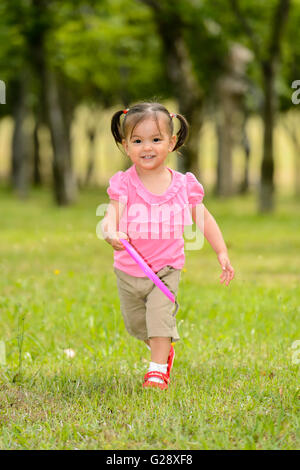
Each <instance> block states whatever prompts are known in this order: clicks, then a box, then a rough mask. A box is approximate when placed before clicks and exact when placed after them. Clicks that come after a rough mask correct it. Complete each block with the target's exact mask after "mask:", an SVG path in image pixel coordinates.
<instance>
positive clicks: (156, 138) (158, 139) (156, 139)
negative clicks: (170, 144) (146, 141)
mask: <svg viewBox="0 0 300 470" xmlns="http://www.w3.org/2000/svg"><path fill="white" fill-rule="evenodd" d="M153 140H154V142H160V141H161V139H160V138H159V137H155V138H154V139H153Z"/></svg>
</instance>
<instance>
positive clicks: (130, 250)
mask: <svg viewBox="0 0 300 470" xmlns="http://www.w3.org/2000/svg"><path fill="white" fill-rule="evenodd" d="M120 242H122V243H123V245H124V247H125V249H126V250H127V252H128V253H129V254H130V256H131V257H132V258H133V259H134V261H135V262H136V263H137V264H138V265H139V266H140V268H141V269H142V270H143V271H144V273H145V274H146V276H147V277H149V279H151V281H153V282H154V284H155V285H157V287H159V289H160V290H161V291H162V292H163V293H164V294H165V295H166V296H167V297H168V299H170V300H171V301H172V302H173V303H175V296H174V294H172V292H170V291H169V289H168V288H167V286H166V285H165V284H164V283H163V282H162V281H161V280H160V279H159V277H158V276H157V275H156V274H155V273H154V272H153V271H152V269H151V268H149V266H148V264H147V263H145V261H144V260H143V258H142V257H141V256H140V255H139V254H138V253H137V251H136V250H135V249H134V248H133V246H131V245H130V243H129V242H128V241H127V240H125V239H123V238H120Z"/></svg>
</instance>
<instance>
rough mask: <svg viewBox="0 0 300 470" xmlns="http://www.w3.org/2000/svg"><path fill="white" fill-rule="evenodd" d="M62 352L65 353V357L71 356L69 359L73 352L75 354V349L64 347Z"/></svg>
mask: <svg viewBox="0 0 300 470" xmlns="http://www.w3.org/2000/svg"><path fill="white" fill-rule="evenodd" d="M64 353H65V355H66V356H67V357H69V358H71V359H72V358H73V357H74V356H75V354H76V353H75V351H74V349H64Z"/></svg>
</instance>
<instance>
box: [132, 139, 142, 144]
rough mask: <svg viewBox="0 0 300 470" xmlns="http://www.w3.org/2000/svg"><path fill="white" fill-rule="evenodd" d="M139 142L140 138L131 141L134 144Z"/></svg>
mask: <svg viewBox="0 0 300 470" xmlns="http://www.w3.org/2000/svg"><path fill="white" fill-rule="evenodd" d="M141 142H142V141H141V139H135V140H134V141H133V143H134V144H140V143H141Z"/></svg>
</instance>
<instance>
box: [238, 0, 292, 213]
mask: <svg viewBox="0 0 300 470" xmlns="http://www.w3.org/2000/svg"><path fill="white" fill-rule="evenodd" d="M262 3H263V4H262V5H261V8H262V11H261V12H260V13H264V14H261V17H258V14H259V13H257V12H256V14H255V13H253V12H252V15H251V14H250V15H249V11H248V12H247V11H246V9H242V7H241V5H240V2H239V1H238V0H230V5H231V9H232V12H233V13H234V15H235V18H236V19H237V21H238V25H239V27H240V29H241V31H243V33H244V34H245V35H246V36H247V38H248V40H249V47H251V48H252V50H253V53H254V55H255V58H256V61H257V64H258V66H259V69H260V73H261V79H262V89H263V95H264V103H263V110H262V116H263V122H264V143H263V159H262V165H261V182H260V192H259V210H260V211H261V212H269V211H271V210H272V209H273V206H274V149H273V131H274V125H275V119H276V111H277V109H278V93H277V89H276V79H277V76H278V70H279V64H280V57H281V43H282V39H283V32H284V27H285V26H286V23H287V19H288V14H289V10H290V0H277V2H276V3H274V2H268V3H266V2H262ZM255 8H256V9H257V10H259V8H258V7H257V5H256V6H255ZM266 15H268V16H269V17H270V20H269V21H268V24H269V25H270V26H269V28H268V34H267V35H265V34H263V32H262V28H265V29H266V18H265V17H266ZM249 18H252V21H249ZM253 20H256V25H258V27H257V28H256V29H255V28H254V26H253V23H254V21H253ZM259 27H260V28H259ZM259 30H260V35H258V31H259Z"/></svg>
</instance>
